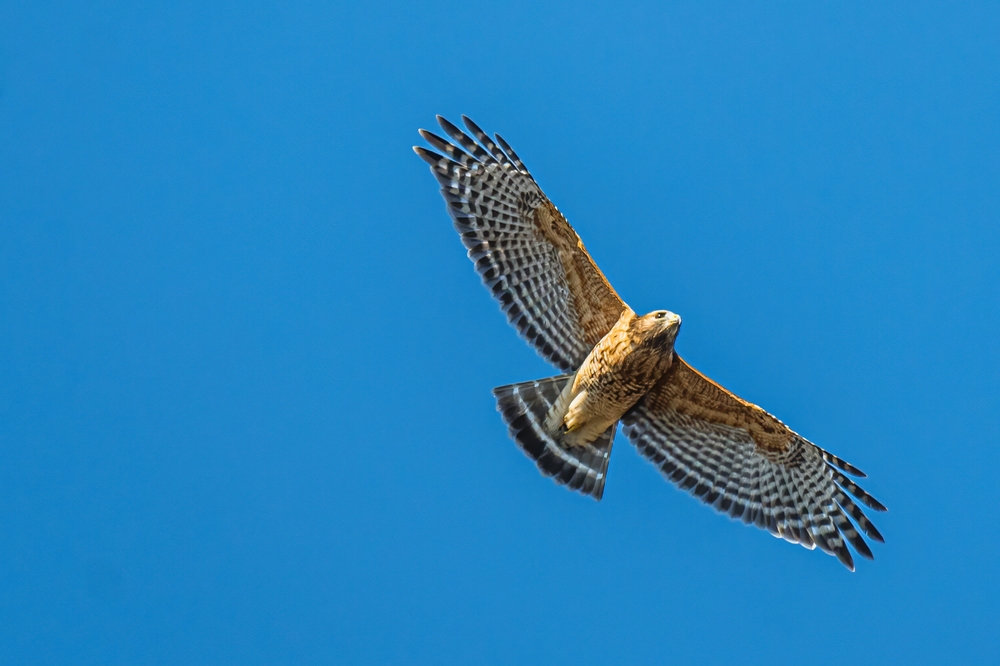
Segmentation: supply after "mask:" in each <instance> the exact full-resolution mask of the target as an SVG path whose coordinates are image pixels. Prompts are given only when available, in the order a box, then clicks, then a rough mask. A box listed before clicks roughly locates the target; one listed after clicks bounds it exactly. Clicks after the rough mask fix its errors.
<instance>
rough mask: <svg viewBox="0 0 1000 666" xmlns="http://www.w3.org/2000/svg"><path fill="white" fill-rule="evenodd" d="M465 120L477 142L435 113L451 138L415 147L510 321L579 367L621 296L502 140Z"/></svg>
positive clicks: (549, 354)
mask: <svg viewBox="0 0 1000 666" xmlns="http://www.w3.org/2000/svg"><path fill="white" fill-rule="evenodd" d="M462 120H463V121H464V122H465V126H466V127H467V128H468V129H469V131H470V132H471V133H472V134H473V136H475V140H473V139H472V138H471V137H469V136H468V135H467V134H465V132H463V131H462V130H460V129H459V128H458V127H456V126H455V125H453V124H451V123H450V122H448V121H447V120H445V119H444V118H442V117H441V116H438V122H439V123H440V124H441V127H442V128H443V129H444V131H445V133H446V134H447V135H448V136H449V137H450V138H451V142H449V141H448V140H446V139H444V138H442V137H440V136H438V135H436V134H433V133H431V132H428V131H426V130H420V135H421V136H422V137H424V139H426V140H427V142H428V143H430V144H431V145H432V146H433V147H434V148H436V149H437V150H439V151H441V153H443V154H441V153H437V152H434V151H433V150H427V149H426V148H421V147H414V148H413V150H414V151H415V152H416V153H417V155H419V156H420V157H421V158H423V160H424V161H425V162H427V163H428V164H430V167H431V173H433V174H434V177H435V178H437V180H438V182H439V183H441V196H443V197H444V200H445V202H446V203H447V206H448V213H449V214H450V215H451V218H452V220H454V223H455V229H456V230H457V231H458V233H459V234H460V235H461V237H462V243H464V244H465V247H466V248H467V249H468V251H469V258H470V259H471V260H472V261H473V263H475V265H476V271H477V272H478V273H479V275H480V276H481V277H482V279H483V282H484V283H485V284H486V286H487V288H489V290H490V292H491V293H492V294H493V296H494V297H495V298H496V299H497V300H498V301H500V307H501V309H502V310H503V311H504V313H505V314H506V315H507V320H508V321H510V323H511V324H512V325H513V326H514V327H515V328H516V329H517V331H518V333H520V334H521V337H523V338H524V339H525V340H527V341H528V342H529V343H530V344H531V345H532V346H534V348H535V349H536V350H537V351H538V353H539V354H540V355H541V356H542V357H543V358H545V359H546V360H548V361H549V362H550V363H552V364H553V365H555V366H556V367H558V368H559V369H560V370H562V371H564V372H571V371H573V370H576V369H577V368H578V367H579V366H580V364H581V363H583V361H584V359H585V358H586V357H587V354H588V353H590V350H591V349H592V348H593V347H594V345H596V344H597V343H598V342H599V341H600V339H601V338H603V337H604V335H605V334H606V333H607V332H608V331H610V330H611V327H612V326H614V325H615V322H617V321H618V317H619V316H621V313H622V311H623V310H624V308H625V304H624V303H623V302H622V300H621V299H620V298H619V297H618V294H616V293H615V290H614V289H613V288H612V287H611V285H610V284H609V283H608V281H607V279H606V278H605V277H604V274H603V273H601V271H600V269H598V268H597V265H596V264H595V263H594V261H593V259H591V258H590V255H589V254H588V253H587V250H586V248H584V246H583V242H582V241H581V240H580V237H579V236H577V234H576V232H575V231H573V227H571V226H570V225H569V222H567V221H566V218H565V217H563V215H562V213H560V212H559V210H558V209H557V208H556V207H555V206H554V205H553V204H552V202H551V201H549V200H548V198H546V196H545V195H544V194H543V193H542V190H541V189H539V187H538V185H537V184H536V183H535V179H534V178H532V177H531V174H530V173H528V170H527V169H525V167H524V164H523V163H522V162H521V160H520V159H519V158H518V156H517V155H516V154H515V153H514V151H513V150H511V148H510V146H509V145H507V142H506V141H504V140H503V139H501V138H500V136H498V135H497V136H496V143H494V142H493V140H491V139H490V137H488V136H487V135H486V134H485V133H484V132H483V131H482V130H481V129H479V127H478V126H477V125H476V124H475V123H473V122H472V121H471V120H469V119H468V118H466V117H465V116H462ZM477 141H478V143H477ZM498 144H499V145H498Z"/></svg>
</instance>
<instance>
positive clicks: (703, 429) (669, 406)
mask: <svg viewBox="0 0 1000 666" xmlns="http://www.w3.org/2000/svg"><path fill="white" fill-rule="evenodd" d="M622 425H623V426H624V428H623V429H622V432H624V433H625V436H626V437H628V439H629V441H631V442H632V443H633V444H634V445H635V446H636V448H637V449H638V450H639V452H640V453H642V455H643V456H645V457H646V458H648V459H649V461H650V462H652V463H653V464H654V465H656V466H657V467H659V468H660V471H661V472H663V474H664V475H665V476H666V477H667V478H668V479H669V480H670V481H672V482H673V483H675V484H676V485H677V486H678V487H680V488H681V489H682V490H686V491H688V492H690V493H691V494H692V495H694V496H695V497H697V498H698V499H700V500H701V501H703V502H705V503H706V504H709V505H711V506H712V507H713V508H715V509H716V510H717V511H720V512H722V513H726V514H728V515H729V516H730V517H732V518H737V519H740V520H742V521H743V522H745V523H749V524H752V525H756V526H757V527H761V528H763V529H766V530H768V531H769V532H771V534H773V535H775V536H777V537H781V538H783V539H785V540H787V541H791V542H792V543H798V544H801V545H803V546H805V547H806V548H809V549H812V548H814V547H816V546H819V548H820V550H822V551H824V552H826V553H829V554H831V555H836V556H837V558H838V559H839V560H840V561H841V562H842V563H843V564H844V566H846V567H848V568H849V569H851V570H852V571H853V570H854V560H853V558H852V557H851V553H850V551H849V550H848V549H847V543H850V544H851V545H852V546H853V547H854V549H855V550H856V551H857V552H858V553H859V554H860V555H861V556H863V557H866V558H868V559H871V557H872V552H871V549H870V548H869V547H868V544H866V543H865V540H864V537H862V536H861V534H860V533H859V531H858V530H860V531H861V532H862V533H864V534H865V535H866V536H868V537H869V538H871V539H874V540H875V541H882V535H881V534H879V531H878V530H877V529H875V526H874V525H872V524H871V522H870V521H869V520H868V517H867V516H865V514H864V512H863V511H862V510H861V508H860V507H858V505H857V504H855V503H854V500H853V499H852V498H851V496H852V495H853V496H854V497H855V498H856V499H857V500H858V501H859V502H860V503H862V504H864V505H865V506H867V507H868V508H870V509H874V510H875V511H885V507H884V506H883V505H882V503H881V502H879V501H878V500H876V499H875V498H874V497H872V496H871V495H869V494H868V493H867V492H865V491H864V490H863V489H862V488H861V487H860V486H858V485H857V484H856V483H855V482H854V481H852V480H851V479H849V478H847V477H846V476H845V473H847V474H851V475H854V476H864V474H863V473H862V472H861V470H859V469H857V468H856V467H854V466H853V465H851V464H849V463H847V462H845V461H843V460H841V459H840V458H838V457H836V456H834V455H832V454H830V453H828V452H826V451H824V450H823V449H821V448H819V447H818V446H816V445H815V444H813V443H812V442H810V441H808V440H806V439H804V438H803V437H801V436H799V435H798V434H796V433H795V432H793V431H792V430H791V429H790V428H789V427H788V426H786V425H785V424H784V423H782V422H781V421H779V420H778V419H776V418H775V417H773V416H771V415H770V414H768V413H767V412H765V411H764V410H763V409H761V408H760V407H758V406H757V405H754V404H751V403H749V402H747V401H746V400H743V399H741V398H739V397H737V396H735V395H733V394H732V393H730V392H729V391H727V390H726V389H724V388H722V387H721V386H719V385H718V384H716V383H715V382H713V381H712V380H710V379H708V378H707V377H705V376H704V375H702V374H701V373H700V372H698V371H697V370H695V369H694V368H692V367H691V366H690V365H688V364H687V363H685V362H684V360H683V359H681V358H680V357H679V356H676V355H675V356H674V363H673V365H671V367H670V369H669V370H668V371H667V373H666V374H665V375H664V376H663V377H662V378H661V379H660V380H659V382H657V384H656V385H655V386H654V387H653V388H652V389H650V391H649V393H647V394H646V395H645V396H643V398H642V399H641V400H639V402H638V403H636V405H635V407H633V408H632V409H631V410H629V411H628V412H627V413H626V414H625V416H624V417H622ZM848 516H850V519H849V518H848ZM852 520H853V521H854V523H855V524H856V525H857V527H856V528H855V525H854V524H851V521H852Z"/></svg>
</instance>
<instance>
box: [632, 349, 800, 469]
mask: <svg viewBox="0 0 1000 666" xmlns="http://www.w3.org/2000/svg"><path fill="white" fill-rule="evenodd" d="M645 400H646V405H647V407H648V408H649V409H652V410H654V411H659V410H670V411H674V412H677V413H679V414H684V415H686V416H689V417H691V418H694V419H698V420H701V421H707V422H709V423H717V424H721V425H727V426H731V427H733V428H741V429H743V430H746V431H748V432H749V433H750V436H751V437H752V438H753V441H754V443H755V444H756V445H757V448H758V449H759V450H760V451H761V452H762V453H765V454H771V455H777V456H780V455H781V454H782V453H785V452H786V451H788V449H789V447H790V445H791V443H792V440H793V438H794V437H795V433H793V432H792V430H791V429H790V428H789V427H788V426H786V425H785V424H784V423H782V422H781V421H779V420H778V419H776V418H775V417H774V416H772V415H771V414H768V413H767V412H766V411H764V410H763V409H761V408H760V407H758V406H757V405H755V404H753V403H751V402H747V401H746V400H744V399H742V398H740V397H739V396H737V395H734V394H733V393H731V392H730V391H727V390H726V389H724V388H723V387H721V386H719V385H718V384H716V383H715V382H713V381H712V380H711V379H709V378H708V377H706V376H705V375H703V374H701V373H700V372H698V371H697V370H695V369H694V368H692V367H691V366H690V365H688V364H687V362H685V361H684V359H682V358H681V357H680V356H677V355H676V354H674V362H673V364H672V365H671V366H670V369H669V370H668V371H667V372H666V374H665V375H664V376H663V378H662V379H660V381H659V382H658V383H657V385H656V386H654V387H653V389H651V390H650V392H649V394H647V396H646V398H645Z"/></svg>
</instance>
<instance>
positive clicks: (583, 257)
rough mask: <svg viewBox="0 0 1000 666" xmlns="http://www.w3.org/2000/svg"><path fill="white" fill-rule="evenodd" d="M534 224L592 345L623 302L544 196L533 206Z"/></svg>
mask: <svg viewBox="0 0 1000 666" xmlns="http://www.w3.org/2000/svg"><path fill="white" fill-rule="evenodd" d="M535 225H536V227H537V229H538V230H539V231H540V232H541V234H542V236H543V237H544V238H545V240H546V241H548V242H549V244H551V245H552V247H554V248H555V250H556V252H557V253H558V255H559V263H561V264H562V267H563V272H564V273H565V275H566V287H567V289H568V290H569V297H570V299H571V301H572V303H573V308H574V310H575V311H576V314H577V318H578V324H579V325H580V328H581V329H582V330H583V332H584V334H585V336H586V341H587V343H588V344H590V345H596V344H597V343H598V342H599V341H600V340H601V338H603V337H604V336H605V334H607V332H608V331H610V330H611V327H612V326H614V325H615V323H616V322H617V321H618V317H619V316H621V313H622V311H623V309H624V307H625V304H624V303H623V302H622V300H621V298H620V297H619V296H618V294H617V293H615V290H614V288H612V286H611V284H610V283H609V282H608V280H607V278H605V277H604V274H603V273H601V271H600V269H599V268H597V264H595V263H594V260H593V259H591V257H590V254H589V253H588V252H587V248H585V247H584V246H583V241H581V240H580V237H579V236H578V235H577V233H576V232H575V231H573V228H572V227H571V226H570V225H569V222H567V221H566V218H565V217H563V214H562V213H560V212H559V209H557V208H556V207H555V206H554V205H553V204H552V202H551V201H549V200H547V199H546V200H544V201H543V202H542V203H541V205H539V206H538V207H537V208H536V209H535Z"/></svg>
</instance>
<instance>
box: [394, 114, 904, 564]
mask: <svg viewBox="0 0 1000 666" xmlns="http://www.w3.org/2000/svg"><path fill="white" fill-rule="evenodd" d="M437 120H438V123H439V124H440V125H441V128H442V129H443V130H444V133H445V134H447V136H448V137H449V138H450V141H449V140H448V139H445V138H442V137H441V136H438V135H437V134H434V133H432V132H428V131H426V130H420V135H421V136H422V137H423V138H424V139H425V140H426V141H427V142H428V143H429V144H430V145H431V146H432V147H433V148H434V149H435V150H428V149H426V148H422V147H419V146H415V147H414V149H413V150H414V151H415V152H416V153H417V155H419V156H420V157H421V158H422V159H423V160H424V161H425V162H427V163H428V164H429V165H430V170H431V173H432V174H433V175H434V177H435V178H436V179H437V181H438V182H439V183H440V185H441V195H442V196H443V197H444V200H445V202H446V204H447V208H448V213H449V214H450V215H451V219H452V220H453V222H454V225H455V229H456V230H457V231H458V233H459V236H460V237H461V239H462V243H463V244H464V245H465V247H466V249H467V250H468V254H469V258H470V259H471V260H472V262H473V263H474V264H475V267H476V272H477V273H479V275H480V277H481V278H482V280H483V282H484V284H485V285H486V287H487V288H488V289H489V290H490V293H492V294H493V297H494V298H496V299H497V300H498V301H499V302H500V307H501V309H502V310H503V312H504V314H506V315H507V320H508V321H509V322H510V323H511V324H512V325H513V326H514V327H515V328H516V329H517V331H518V333H519V334H520V335H521V337H523V338H524V339H525V340H526V341H527V342H528V343H529V344H531V345H532V346H533V347H534V348H535V350H536V351H537V352H538V353H539V354H540V355H541V356H542V357H543V358H545V359H546V360H547V361H549V362H550V363H552V365H554V366H556V368H558V369H559V371H560V372H562V373H563V374H560V375H556V376H555V377H549V378H546V379H538V380H535V381H529V382H522V383H519V384H510V385H507V386H499V387H497V388H495V389H493V395H494V397H495V398H496V401H497V409H498V410H499V412H500V414H501V416H502V417H503V420H504V423H506V425H507V427H508V431H509V433H510V436H511V437H512V438H513V439H514V441H515V442H517V444H518V446H520V448H521V449H522V450H523V451H524V452H525V453H526V454H527V455H528V457H530V458H531V459H532V460H533V461H534V462H535V464H536V465H537V466H538V469H539V470H541V472H542V473H543V474H545V475H547V476H550V477H552V478H553V479H554V480H555V481H556V483H560V484H564V485H566V486H568V487H569V488H571V489H573V490H577V491H579V492H581V493H583V494H584V495H589V496H591V497H593V498H594V499H597V500H600V499H601V497H602V496H603V494H604V483H605V480H606V478H607V470H608V459H609V456H610V454H611V446H612V444H613V442H614V438H615V431H616V429H617V427H618V424H619V423H621V424H622V432H624V433H625V436H626V437H627V438H628V440H629V441H630V442H632V444H633V445H634V446H635V447H636V448H637V449H638V450H639V452H640V453H641V454H642V455H643V456H644V457H646V458H647V459H648V460H649V461H650V462H652V463H653V464H654V465H656V466H657V467H658V468H659V469H660V471H661V472H662V473H663V474H664V475H665V476H666V477H667V478H668V479H669V480H670V481H672V482H673V483H674V484H676V485H677V486H678V487H679V488H681V489H682V490H686V491H688V492H689V493H691V494H692V495H694V496H695V497H697V498H698V499H700V500H701V501H703V502H704V503H706V504H708V505H710V506H711V507H713V508H714V509H716V510H717V511H719V512H721V513H724V514H726V515H728V516H730V517H732V518H734V519H738V520H742V521H743V522H745V523H748V524H752V525H756V526H757V527H760V528H763V529H766V530H768V531H769V532H770V533H771V534H773V535H774V536H776V537H780V538H783V539H785V540H786V541H789V542H791V543H798V544H800V545H802V546H804V547H806V548H808V549H810V550H811V549H813V548H816V547H819V549H820V550H822V551H823V552H825V553H829V554H831V555H834V556H836V557H837V558H838V559H839V560H840V561H841V562H842V563H843V564H844V566H846V567H847V568H848V569H850V570H851V571H853V570H854V559H853V557H852V556H851V551H850V550H849V549H848V548H847V544H848V543H850V544H851V546H852V547H853V548H854V550H855V551H856V552H857V553H858V554H859V555H861V556H862V557H865V558H867V559H872V552H871V549H870V548H869V547H868V544H867V543H866V542H865V539H864V537H863V536H862V533H863V534H864V535H865V536H867V537H869V538H870V539H873V540H875V541H879V542H882V541H883V538H882V535H881V534H879V531H878V530H877V529H876V528H875V526H874V525H873V524H872V523H871V522H870V521H869V520H868V517H867V516H866V515H865V513H864V511H863V510H862V509H861V508H860V507H859V506H858V502H860V503H861V504H863V505H864V506H866V507H868V508H870V509H874V510H875V511H885V510H886V509H885V507H884V506H883V505H882V504H881V503H880V502H879V501H878V500H876V499H875V498H874V497H872V496H871V495H869V494H868V493H867V492H865V491H864V490H863V489H862V488H861V487H860V486H859V485H858V484H857V483H855V482H854V481H853V480H851V479H850V478H848V476H847V475H851V476H854V477H864V476H865V474H864V473H863V472H861V470H859V469H858V468H857V467H854V466H853V465H851V464H849V463H847V462H846V461H844V460H842V459H840V458H838V457H837V456H835V455H833V454H831V453H829V452H827V451H824V450H823V449H821V448H820V447H818V446H816V445H815V444H813V443H812V442H810V441H808V440H807V439H805V438H803V437H802V436H801V435H799V434H798V433H796V432H794V431H792V430H791V429H790V428H789V427H788V426H786V425H785V424H784V423H782V422H781V421H779V420H778V419H777V418H775V417H774V416H772V415H771V414H768V413H767V412H765V411H764V410H763V409H761V408H760V407H758V406H757V405H754V404H752V403H749V402H747V401H746V400H743V399H741V398H739V397H737V396H736V395H734V394H732V393H730V392H729V391H727V390H726V389H724V388H722V387H721V386H719V385H718V384H716V383H715V382H713V381H712V380H711V379H709V378H707V377H705V376H704V375H702V374H701V373H700V372H698V371H697V370H695V369H694V368H692V367H691V366H690V365H688V364H687V362H685V361H684V359H682V358H681V357H680V356H678V355H677V353H676V352H675V351H674V341H675V340H676V339H677V333H678V331H679V330H680V326H681V318H680V317H679V316H677V315H676V314H674V313H672V312H669V311H667V310H656V311H653V312H650V313H648V314H645V315H641V316H640V315H638V314H636V313H635V312H634V311H633V310H632V309H631V308H630V307H629V306H628V305H626V304H625V302H624V301H623V300H622V299H621V297H619V296H618V294H617V293H616V292H615V290H614V288H613V287H612V286H611V284H610V283H609V282H608V280H607V278H605V277H604V274H603V273H601V271H600V269H599V268H598V267H597V264H595V263H594V260H593V259H591V257H590V255H589V254H588V253H587V250H586V248H585V247H584V246H583V242H582V241H581V240H580V237H579V236H578V235H577V234H576V232H575V231H574V230H573V228H572V227H571V226H570V225H569V222H568V221H567V220H566V218H565V217H563V215H562V213H560V212H559V209H558V208H556V207H555V205H554V204H553V203H552V202H551V201H549V199H548V198H547V197H546V196H545V194H543V193H542V190H541V188H539V187H538V184H537V183H536V182H535V179H534V177H532V175H531V174H530V173H529V172H528V170H527V169H526V168H525V166H524V163H523V162H521V159H520V158H519V157H518V156H517V153H515V152H514V151H513V150H512V149H511V147H510V145H508V144H507V142H506V141H504V140H503V139H502V138H501V137H500V136H499V135H494V138H495V141H494V138H490V137H489V136H488V135H487V134H486V133H485V132H483V131H482V130H481V129H480V128H479V126H478V125H476V124H475V123H474V122H472V121H471V120H470V119H469V118H466V117H465V116H462V120H463V121H464V123H465V126H466V129H467V130H468V131H469V133H470V134H471V135H472V136H469V134H466V133H465V132H464V131H462V130H461V129H459V128H458V127H457V126H455V125H454V124H452V123H450V122H448V121H447V120H446V119H444V118H442V117H441V116H438V118H437ZM436 151H437V152H436ZM852 521H853V522H852Z"/></svg>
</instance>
